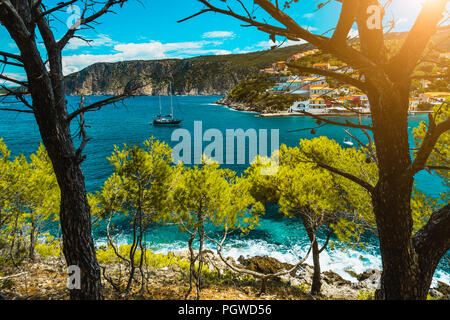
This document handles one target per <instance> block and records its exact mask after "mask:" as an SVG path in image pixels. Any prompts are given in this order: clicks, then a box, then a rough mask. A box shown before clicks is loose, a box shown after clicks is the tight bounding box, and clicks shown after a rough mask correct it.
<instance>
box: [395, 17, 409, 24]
mask: <svg viewBox="0 0 450 320" xmlns="http://www.w3.org/2000/svg"><path fill="white" fill-rule="evenodd" d="M405 22H408V19H407V18H399V19H398V20H397V21H396V24H397V25H399V24H402V23H405Z"/></svg>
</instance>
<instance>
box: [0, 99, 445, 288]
mask: <svg viewBox="0 0 450 320" xmlns="http://www.w3.org/2000/svg"><path fill="white" fill-rule="evenodd" d="M101 98H102V97H94V96H91V97H86V100H87V101H86V103H89V102H92V101H95V100H98V99H101ZM219 98H220V97H219V96H194V97H192V96H189V97H188V96H186V97H176V98H175V100H174V101H175V114H176V117H180V118H182V119H183V122H182V125H181V126H180V128H185V129H188V130H189V131H190V132H193V127H194V121H202V126H203V132H204V131H205V130H207V129H210V128H216V129H219V130H220V131H222V132H223V135H224V136H225V130H226V129H238V128H242V129H244V130H246V129H251V128H254V129H257V130H259V129H268V131H269V132H270V129H279V130H280V144H281V143H285V144H287V145H289V146H295V145H298V142H299V139H302V138H308V139H310V138H313V137H314V136H315V135H312V134H311V132H310V131H309V130H306V131H300V132H293V133H290V132H288V131H291V130H297V129H302V128H310V127H314V126H316V124H315V121H314V120H312V119H310V118H307V117H279V118H263V117H258V116H257V115H256V114H254V113H250V112H239V111H233V110H230V109H228V108H226V107H224V106H220V105H215V104H214V102H215V101H217V100H218V99H219ZM67 99H68V103H69V106H70V107H71V108H75V107H76V105H77V102H78V101H79V97H67ZM162 101H163V105H168V103H169V100H168V98H167V97H162ZM164 112H168V111H167V110H166V111H164ZM157 113H159V107H158V98H157V97H135V98H131V99H129V100H127V101H126V102H124V103H123V104H122V103H119V104H117V105H116V106H107V107H104V108H103V109H102V110H100V111H96V112H91V113H88V114H86V121H87V124H88V125H89V126H90V128H88V129H87V132H88V135H89V137H91V138H93V139H92V140H91V141H90V142H89V144H88V145H87V147H86V149H85V154H86V155H87V159H86V161H85V162H84V163H83V170H84V174H85V177H86V187H87V189H88V191H89V192H94V191H96V190H98V189H99V188H100V187H101V185H102V184H103V182H104V181H105V180H106V179H107V178H108V177H109V176H110V175H111V173H112V168H111V166H110V165H109V163H108V160H107V159H106V157H107V156H109V155H110V154H111V152H112V151H113V149H114V145H121V144H122V143H141V142H142V141H144V140H145V139H148V138H149V137H151V136H154V137H156V138H157V139H160V140H164V141H166V142H167V143H169V145H171V146H174V145H175V144H176V143H177V142H172V141H170V140H171V134H172V132H173V130H175V128H170V127H153V126H152V125H149V122H151V120H152V118H153V116H154V115H155V114H157ZM336 119H339V118H336ZM346 119H349V118H346ZM426 119H427V117H426V115H417V116H412V117H411V118H410V121H409V125H410V127H411V128H413V127H414V126H417V125H418V124H419V122H420V121H426ZM349 120H352V119H349ZM362 120H363V122H366V123H370V118H369V117H365V118H363V119H362ZM353 121H356V119H353ZM350 131H351V132H352V134H355V135H357V136H358V137H360V138H361V139H363V140H364V138H365V137H364V136H363V135H361V133H360V132H359V130H356V129H353V130H352V129H350ZM73 132H76V127H75V124H74V130H73ZM317 135H325V136H328V137H329V138H333V139H335V140H336V141H338V142H339V143H342V142H343V140H344V137H346V134H345V132H344V130H343V128H341V127H336V126H326V127H323V128H321V129H319V130H318V132H317ZM317 135H316V136H317ZM269 136H270V134H269ZM0 137H3V138H4V141H5V142H6V144H7V145H8V147H9V148H10V150H11V151H12V153H13V155H18V154H19V153H24V154H26V155H29V154H30V153H32V152H34V151H35V150H36V149H37V147H38V145H39V143H40V141H41V139H40V136H39V131H38V127H37V125H36V123H35V120H34V118H33V117H32V116H31V115H28V114H17V113H9V112H2V113H0ZM411 141H412V140H411ZM207 144H208V143H204V144H203V146H204V147H205V146H206V145H207ZM269 145H270V144H269ZM247 165H248V160H247V164H246V165H228V166H227V167H229V168H231V169H233V170H236V171H238V172H242V171H243V170H244V169H245V168H246V167H247ZM417 184H418V187H419V188H420V189H422V190H423V191H425V192H427V193H429V194H433V195H437V194H439V193H440V192H442V191H443V190H444V186H443V185H442V184H441V182H440V180H439V179H438V178H437V177H436V176H432V175H430V174H428V173H426V172H422V173H420V174H418V176H417ZM116 226H117V227H119V226H120V227H121V229H122V230H123V234H122V236H121V237H120V238H119V241H120V242H122V243H125V242H127V232H128V225H127V223H126V222H125V221H117V222H116ZM94 237H95V240H96V243H97V244H102V243H104V242H105V234H104V229H103V228H94ZM146 241H147V243H148V246H149V247H150V248H151V249H153V250H155V251H160V252H167V251H170V250H182V249H184V248H185V247H186V236H185V235H184V234H182V233H180V232H178V229H177V228H176V227H174V226H171V227H167V226H166V227H159V228H157V229H155V230H151V231H149V232H148V234H147V235H146ZM368 241H369V242H370V243H371V244H370V245H369V246H368V247H367V248H366V249H364V250H353V249H348V250H333V251H332V250H327V251H326V252H325V251H324V252H323V253H322V254H321V256H320V259H321V264H322V268H323V270H329V269H332V270H334V271H336V272H337V273H339V274H340V275H341V276H343V277H344V278H346V279H349V280H354V278H351V277H350V276H349V275H348V274H347V273H346V272H345V271H344V269H352V270H353V271H355V272H362V271H364V270H366V269H368V268H381V260H380V258H379V251H378V244H377V241H376V239H373V238H370V237H369V238H368ZM308 245H309V241H308V239H307V237H306V234H305V232H304V231H303V229H302V228H301V227H300V226H299V224H298V222H295V223H294V222H292V221H289V220H287V219H284V218H283V217H281V216H280V215H279V214H277V210H276V208H275V207H270V208H268V211H267V213H266V215H265V217H264V218H263V219H262V221H261V226H260V227H258V228H257V230H255V231H254V232H252V233H251V234H249V235H248V236H246V237H241V236H239V235H233V236H231V237H230V239H229V241H228V242H227V245H226V248H225V249H226V250H224V251H225V252H226V253H227V254H228V255H231V256H233V257H235V258H237V257H239V256H240V255H244V256H255V255H269V256H272V257H275V258H277V259H279V260H281V261H285V262H291V263H295V262H296V261H297V260H298V258H300V257H302V256H304V255H305V253H306V251H307V250H308ZM210 248H213V247H212V246H211V245H210ZM309 262H310V263H311V261H309ZM435 279H439V280H441V281H445V282H447V283H450V268H449V266H448V263H446V262H444V261H441V264H440V265H439V268H438V270H437V272H436V274H435Z"/></svg>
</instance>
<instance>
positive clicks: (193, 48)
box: [63, 41, 232, 74]
mask: <svg viewBox="0 0 450 320" xmlns="http://www.w3.org/2000/svg"><path fill="white" fill-rule="evenodd" d="M220 44H221V42H218V41H191V42H174V43H162V42H159V41H150V42H144V43H120V44H116V45H114V47H113V49H114V53H111V54H99V55H96V54H77V55H69V56H64V57H63V69H64V74H70V73H73V72H77V71H80V70H81V69H83V68H85V67H87V66H89V65H91V64H94V63H97V62H118V61H126V60H155V59H167V58H186V57H189V56H193V55H206V54H214V55H225V54H231V53H232V52H231V51H229V50H222V49H216V48H208V47H211V46H217V45H220Z"/></svg>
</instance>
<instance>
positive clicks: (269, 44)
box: [255, 40, 306, 49]
mask: <svg viewBox="0 0 450 320" xmlns="http://www.w3.org/2000/svg"><path fill="white" fill-rule="evenodd" d="M303 43H306V41H304V40H300V41H292V40H286V41H284V42H283V41H276V42H273V41H272V40H267V41H261V42H258V43H257V44H256V45H255V47H258V48H264V49H270V48H271V47H273V46H279V47H281V48H283V47H289V46H294V45H299V44H303Z"/></svg>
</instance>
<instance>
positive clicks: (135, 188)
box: [89, 138, 173, 291]
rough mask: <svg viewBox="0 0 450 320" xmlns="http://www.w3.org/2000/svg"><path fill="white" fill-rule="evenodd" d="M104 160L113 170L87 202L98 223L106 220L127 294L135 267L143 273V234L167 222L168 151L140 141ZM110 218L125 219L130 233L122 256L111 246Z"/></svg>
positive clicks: (154, 142) (170, 171)
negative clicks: (124, 271) (125, 268)
mask: <svg viewBox="0 0 450 320" xmlns="http://www.w3.org/2000/svg"><path fill="white" fill-rule="evenodd" d="M108 160H109V161H110V163H111V165H112V166H113V167H114V174H113V175H112V176H111V177H110V178H109V179H108V180H107V181H106V182H105V184H104V185H103V187H102V189H101V191H99V192H97V193H96V194H95V195H90V196H89V202H90V205H91V207H92V212H93V214H94V215H95V216H96V217H98V218H99V219H100V220H107V235H108V244H109V246H110V247H111V248H112V249H113V250H114V253H115V254H116V256H117V258H119V259H120V260H124V261H126V262H128V264H129V266H130V270H129V280H128V283H127V287H126V290H127V291H129V290H130V288H131V284H132V282H133V278H134V272H135V269H136V266H138V268H139V269H141V274H143V272H142V266H143V265H144V263H145V262H146V261H145V259H146V250H145V243H144V242H143V239H144V235H145V232H146V231H147V230H148V228H150V226H151V225H152V224H154V223H157V222H164V221H167V219H168V215H169V214H170V211H169V208H170V204H169V190H170V188H171V183H172V174H173V169H172V167H171V166H170V163H171V162H172V159H171V149H170V148H169V146H168V145H167V144H166V143H164V142H159V141H157V140H155V139H153V138H151V139H150V140H147V141H145V142H144V148H141V147H139V146H137V145H134V146H127V145H124V146H123V149H120V148H118V147H115V149H114V152H113V154H112V155H111V157H109V158H108ZM114 217H121V218H126V219H127V220H128V221H129V223H130V225H131V227H132V230H133V231H132V235H133V238H132V244H131V247H130V249H129V250H127V247H124V249H123V250H127V252H126V255H123V254H121V252H120V250H118V249H116V248H115V246H114V239H113V235H112V234H111V228H112V229H113V231H114V225H111V221H112V219H113V218H114ZM138 247H139V250H138ZM142 283H144V282H142ZM143 288H144V287H142V290H143Z"/></svg>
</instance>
